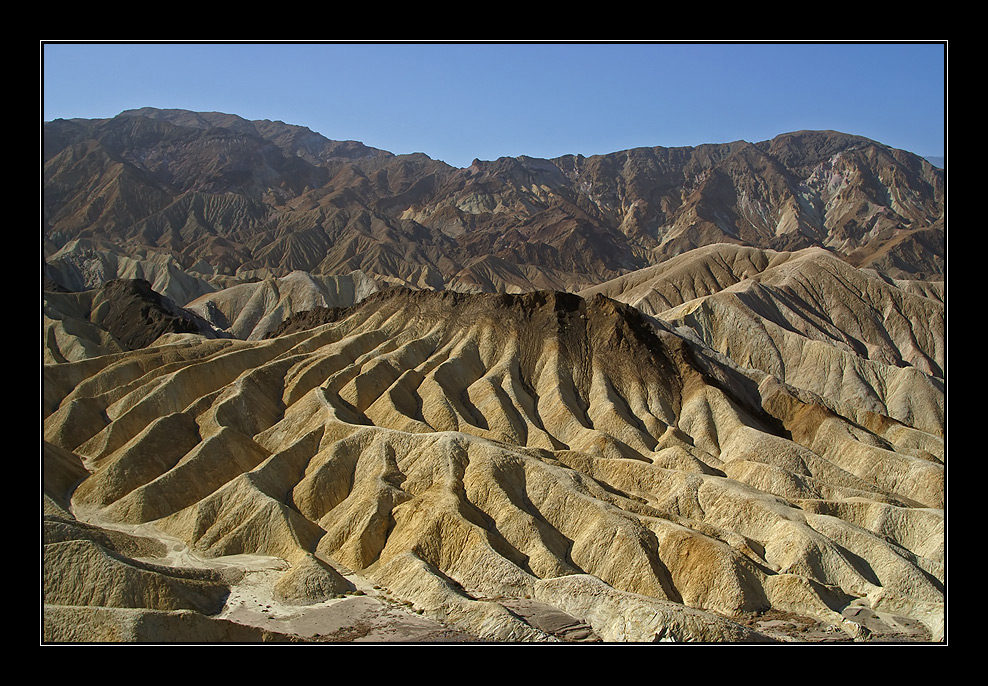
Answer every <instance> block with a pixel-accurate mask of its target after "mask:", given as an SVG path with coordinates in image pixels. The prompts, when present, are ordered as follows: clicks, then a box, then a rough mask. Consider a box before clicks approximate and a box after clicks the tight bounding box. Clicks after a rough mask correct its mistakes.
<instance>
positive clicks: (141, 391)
mask: <svg viewBox="0 0 988 686" xmlns="http://www.w3.org/2000/svg"><path fill="white" fill-rule="evenodd" d="M329 319H331V320H332V321H327V323H325V324H323V325H321V326H317V327H316V328H312V329H307V330H302V331H296V332H291V329H290V328H289V329H288V331H289V332H288V333H285V334H283V335H281V336H279V337H277V338H272V339H269V340H264V341H251V342H245V341H235V340H202V341H201V342H196V343H192V342H188V341H186V342H183V343H181V344H175V345H170V346H162V347H152V348H147V349H143V350H138V351H133V352H125V353H120V354H116V355H109V356H106V357H101V358H94V359H90V360H84V361H80V362H75V363H65V364H60V365H49V366H46V367H45V368H44V371H43V375H44V377H43V381H44V397H43V407H44V414H45V417H46V419H45V439H46V441H47V442H48V443H49V444H51V445H52V446H55V447H57V448H59V449H62V450H66V451H71V452H72V453H74V454H75V455H77V456H78V457H79V458H81V461H82V463H83V465H84V466H85V468H86V469H87V470H88V471H89V472H90V474H89V476H88V477H87V478H86V479H85V480H84V481H82V483H81V484H80V485H79V487H78V488H77V489H75V491H74V493H73V494H72V498H71V502H72V507H73V508H74V511H75V513H76V515H77V516H80V517H83V518H85V517H87V516H95V515H99V516H100V517H103V518H107V519H109V520H113V521H118V522H123V523H130V524H138V523H152V524H153V525H154V526H156V527H157V528H158V529H160V530H161V531H163V532H166V533H168V534H170V535H173V536H176V537H178V538H181V539H182V540H184V541H185V542H187V543H188V544H189V545H190V546H191V547H192V548H193V549H194V550H196V551H198V552H200V553H201V554H204V555H208V556H219V555H230V554H237V553H256V554H262V555H274V556H278V557H282V558H284V559H286V560H288V561H289V562H292V563H301V562H302V561H304V560H307V559H310V558H311V555H313V554H314V555H315V556H316V557H321V558H323V559H327V560H333V561H334V562H337V563H339V564H342V565H345V566H347V567H349V568H351V569H356V570H361V571H362V573H364V574H366V575H368V576H369V577H371V578H373V579H375V580H377V581H378V582H379V583H381V584H383V585H386V586H388V587H389V588H391V589H392V591H393V592H395V593H396V594H398V595H399V596H400V597H405V598H408V599H409V600H412V601H414V602H415V603H416V605H417V606H420V607H423V608H425V609H426V610H427V611H428V612H429V613H434V614H435V615H436V616H437V617H438V616H441V617H443V618H445V619H447V620H450V621H454V622H456V623H458V624H459V625H460V626H461V627H464V628H466V629H468V630H470V631H472V632H474V633H475V634H478V635H481V636H485V637H488V638H493V639H516V638H518V637H519V636H520V635H521V634H519V633H518V632H519V631H520V629H519V628H518V626H517V619H516V618H513V617H512V616H511V615H510V613H508V612H506V611H505V610H504V608H503V607H502V606H501V605H498V604H496V603H493V602H490V601H489V600H487V599H493V598H497V597H523V596H531V597H533V598H536V599H541V600H544V601H546V602H549V603H551V604H555V605H556V606H557V607H561V608H564V609H565V608H569V609H570V610H571V611H574V612H576V611H577V610H580V612H581V613H582V614H581V615H580V616H587V617H588V618H590V619H591V621H592V623H593V628H594V630H595V631H596V632H597V634H598V635H600V636H601V637H602V638H604V639H605V640H651V638H652V637H653V636H654V635H655V632H656V631H657V630H658V628H659V626H669V625H670V624H675V625H676V626H677V631H678V632H679V635H680V636H688V637H690V638H692V639H694V640H695V639H699V640H745V639H749V638H751V634H750V631H749V630H748V629H746V628H744V627H742V626H741V625H739V624H734V623H732V622H730V621H728V620H726V619H721V618H719V617H718V615H720V616H726V617H740V616H742V615H743V613H750V612H755V611H760V610H765V609H767V608H769V607H771V608H775V609H779V610H786V611H792V612H796V613H800V614H804V615H811V616H815V617H818V618H822V619H823V620H824V621H833V622H835V623H838V624H839V623H840V616H839V614H838V613H839V612H840V610H841V609H843V608H844V607H845V606H847V605H848V604H849V603H851V602H852V601H853V602H858V603H866V604H868V605H871V606H872V607H874V608H875V609H884V610H888V611H894V612H896V613H901V614H904V615H907V616H911V617H915V618H918V619H921V620H923V621H924V622H926V623H927V624H928V626H930V628H931V630H932V631H933V632H934V635H937V634H938V632H940V631H941V630H942V623H943V554H944V553H943V537H944V533H943V509H942V508H943V505H944V466H943V459H944V457H943V449H942V448H943V442H942V438H941V436H940V435H939V434H938V432H937V431H935V430H933V431H930V430H929V429H928V428H926V427H925V426H910V425H908V424H906V423H903V422H902V421H898V420H896V419H894V418H890V417H888V416H886V415H883V414H881V413H875V412H872V409H867V410H862V411H861V416H867V417H868V418H869V421H867V422H862V421H861V420H860V417H859V418H858V419H856V420H855V421H853V422H852V421H849V419H848V418H847V416H846V415H845V416H842V415H841V414H840V407H841V406H842V405H841V404H840V403H837V404H835V405H834V407H833V408H828V407H826V406H825V405H824V404H822V403H821V402H818V401H817V400H816V399H814V397H813V396H811V395H809V394H800V393H799V392H798V391H797V390H796V389H793V388H788V387H786V386H784V385H782V384H780V383H779V382H778V381H777V380H775V379H774V378H773V377H770V376H768V375H766V374H764V373H762V374H761V375H756V374H754V373H747V374H743V373H741V371H740V370H738V369H736V368H734V367H733V366H732V365H731V364H730V363H729V362H728V361H727V360H721V361H717V359H715V358H716V355H715V354H713V353H710V354H709V355H708V354H707V353H706V352H705V351H704V349H703V348H702V347H701V346H698V345H696V344H694V343H691V342H690V341H688V340H686V339H684V338H682V337H680V336H679V335H677V334H675V333H674V332H673V331H672V330H671V329H667V328H666V327H665V326H664V325H662V324H660V323H658V322H656V321H652V320H649V319H648V318H647V317H645V316H642V315H641V314H640V312H638V311H637V310H635V309H633V308H631V307H629V306H626V305H622V304H620V303H617V302H615V301H613V300H610V299H607V298H604V297H592V298H589V299H586V300H584V299H582V298H579V297H576V296H573V295H566V294H561V293H552V292H538V293H529V294H524V295H518V296H511V295H460V294H453V293H431V292H411V291H404V290H392V291H385V292H381V293H377V294H374V295H372V296H370V297H369V298H368V299H367V300H365V301H364V302H362V303H361V304H360V305H357V306H355V307H353V308H350V309H346V310H337V311H334V312H333V314H332V316H331V317H330V318H329ZM800 395H802V397H800ZM853 402H854V401H853V399H852V398H843V399H842V403H845V404H848V405H851V404H853ZM869 413H870V414H869ZM589 608H592V609H589ZM712 613H716V614H712ZM591 615H592V617H591ZM650 632H651V633H650Z"/></svg>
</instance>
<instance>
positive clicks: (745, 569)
mask: <svg viewBox="0 0 988 686" xmlns="http://www.w3.org/2000/svg"><path fill="white" fill-rule="evenodd" d="M43 158H44V159H43V162H44V188H43V193H44V199H43V202H44V208H43V210H44V216H45V222H46V224H45V228H44V230H43V241H42V246H43V253H44V256H45V262H44V265H43V276H42V307H43V319H42V360H43V365H42V416H43V426H42V433H43V437H42V527H43V551H42V554H43V571H42V575H43V606H44V609H43V640H44V641H47V642H79V641H82V642H115V641H128V642H135V641H136V642H206V643H212V642H255V641H283V642H297V641H371V642H378V641H380V642H387V641H396V640H397V641H408V642H417V641H427V642H443V641H457V642H466V641H495V642H556V641H569V642H600V641H603V642H652V641H661V642H669V641H676V642H697V641H699V642H718V643H719V642H741V643H756V642H765V641H942V640H944V638H945V634H946V618H945V587H946V576H945V563H946V559H945V556H946V550H945V511H946V477H945V469H946V451H945V445H946V402H945V389H946V367H947V360H946V336H945V334H946V287H945V281H944V272H945V258H946V255H945V223H944V216H945V200H944V198H945V195H944V172H943V171H942V170H941V169H937V168H935V167H933V166H931V165H930V164H929V163H928V162H926V161H925V160H922V159H921V158H918V157H916V156H914V155H911V154H909V153H906V152H903V151H898V150H893V149H890V148H888V147H886V146H883V145H881V144H878V143H876V142H874V141H869V140H867V139H864V138H860V137H855V136H849V135H845V134H838V133H835V132H798V133H793V134H785V135H781V136H778V137H777V138H775V139H772V140H771V141H764V142H760V143H754V144H752V143H747V142H744V141H739V142H735V143H727V144H718V145H702V146H698V147H691V148H675V149H666V148H642V149H635V150H628V151H623V152H618V153H613V154H610V155H601V156H595V157H591V158H583V157H580V156H567V157H561V158H558V159H554V160H538V159H534V158H529V157H518V158H503V159H500V160H495V161H491V162H482V161H479V160H477V161H475V162H474V164H473V165H471V167H469V168H467V169H453V168H450V167H448V166H447V165H445V164H443V163H441V162H437V161H434V160H431V159H429V158H428V157H427V156H425V155H422V154H416V155H392V154H391V153H388V152H385V151H382V150H377V149H374V148H370V147H367V146H365V145H363V144H361V143H357V142H353V141H348V142H339V141H330V140H328V139H325V138H323V137H322V136H320V135H318V134H315V133H313V132H311V131H309V130H308V129H304V128H302V127H296V126H290V125H287V124H283V123H281V122H248V121H246V120H243V119H241V118H239V117H236V116H233V115H226V114H219V113H192V112H186V111H181V110H153V109H144V110H135V111H131V112H126V113H123V114H122V115H120V116H118V117H115V118H113V119H108V120H65V121H63V120H59V121H56V122H49V123H47V124H46V125H45V134H44V152H43Z"/></svg>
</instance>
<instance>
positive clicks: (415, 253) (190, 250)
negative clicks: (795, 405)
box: [44, 109, 944, 292]
mask: <svg viewBox="0 0 988 686" xmlns="http://www.w3.org/2000/svg"><path fill="white" fill-rule="evenodd" d="M44 210H45V221H46V222H47V228H46V232H45V233H46V238H47V240H48V243H49V246H50V247H49V248H48V251H49V252H48V254H51V253H53V252H54V251H55V250H58V249H61V248H62V247H63V246H64V245H65V244H66V243H68V242H69V241H72V240H77V239H91V240H109V241H112V242H114V243H117V244H121V245H128V246H135V247H136V246H140V247H142V248H144V249H154V250H156V251H160V252H164V253H168V254H171V255H175V256H180V258H181V259H182V260H185V261H188V262H189V263H191V262H194V261H195V260H202V261H204V262H205V263H208V264H210V265H212V266H213V267H214V268H215V270H216V272H217V273H219V274H226V275H233V274H235V273H238V272H248V273H249V272H252V271H255V270H258V269H268V270H271V271H272V275H273V276H285V275H287V274H288V273H290V272H292V271H296V270H302V271H308V272H313V273H318V274H345V273H349V272H352V271H354V270H362V271H364V272H365V273H368V274H370V275H372V276H373V277H375V278H383V279H385V280H389V281H390V282H392V283H403V284H406V285H411V286H414V287H430V288H434V289H437V288H447V289H452V290H463V291H482V290H483V291H490V290H494V291H508V292H518V291H524V290H532V289H558V288H565V289H567V290H574V289H577V288H580V287H586V286H590V285H593V284H596V283H599V282H600V281H602V280H605V279H608V278H612V277H615V276H618V275H620V274H622V273H625V272H628V271H631V270H635V269H639V268H643V267H647V266H649V265H653V264H657V263H658V262H660V261H662V260H663V259H665V258H667V257H669V256H673V255H676V254H681V253H683V252H686V251H688V250H690V249H692V248H694V247H698V246H702V245H707V244H711V243H718V242H724V241H727V242H735V243H742V244H746V245H753V246H758V247H763V248H770V249H777V250H794V249H799V248H804V247H809V246H813V245H817V246H826V247H828V248H831V249H833V250H835V251H836V252H837V253H839V254H841V255H844V256H846V257H847V258H848V259H850V260H852V261H853V262H854V263H855V264H857V265H874V266H880V267H882V268H884V269H885V270H886V271H889V272H890V273H892V274H893V275H896V276H899V275H904V274H912V275H922V276H928V275H931V274H940V273H942V271H943V259H944V254H943V236H944V234H943V231H944V226H943V217H944V172H943V170H940V169H937V168H935V167H933V166H932V165H930V164H929V163H928V162H927V161H925V160H923V159H921V158H919V157H917V156H915V155H912V154H910V153H906V152H903V151H900V150H893V149H891V148H888V147H886V146H883V145H881V144H879V143H876V142H874V141H870V140H867V139H864V138H860V137H855V136H849V135H846V134H840V133H835V132H799V133H792V134H786V135H782V136H779V137H777V138H774V139H772V140H770V141H764V142H760V143H756V144H752V143H747V142H744V141H738V142H735V143H727V144H719V145H702V146H698V147H689V148H639V149H633V150H627V151H623V152H616V153H612V154H609V155H600V156H594V157H590V158H583V157H581V156H567V157H562V158H558V159H554V160H542V159H534V158H530V157H518V158H502V159H499V160H495V161H490V162H482V161H480V160H477V161H475V162H474V163H473V164H472V165H471V166H470V167H469V168H466V169H454V168H451V167H449V166H448V165H445V164H443V163H441V162H437V161H435V160H432V159H430V158H428V157H427V156H425V155H422V154H414V155H399V156H396V155H392V154H390V153H386V152H383V151H380V150H374V149H372V148H367V147H365V146H363V145H361V144H358V143H354V142H348V143H341V142H334V141H329V140H327V139H324V138H322V137H321V136H319V135H317V134H315V133H313V132H311V131H308V130H307V129H303V128H301V127H295V126H289V125H286V124H283V123H281V122H248V121H246V120H243V119H240V118H238V117H235V116H232V115H223V114H217V113H191V112H184V111H176V110H152V109H144V110H135V111H130V112H125V113H123V114H121V115H119V116H117V117H114V118H113V119H108V120H69V121H65V120H58V121H55V122H49V123H47V124H46V125H45V138H44ZM92 285H98V284H92Z"/></svg>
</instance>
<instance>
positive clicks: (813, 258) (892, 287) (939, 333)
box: [583, 245, 946, 436]
mask: <svg viewBox="0 0 988 686" xmlns="http://www.w3.org/2000/svg"><path fill="white" fill-rule="evenodd" d="M594 293H601V294H604V295H607V296H608V297H611V298H614V299H616V300H620V301H622V302H626V303H629V304H631V305H634V306H635V307H637V308H639V309H640V310H642V311H643V312H645V313H647V314H650V315H654V316H656V317H658V318H660V319H662V320H663V321H667V322H669V323H671V324H673V325H675V326H678V327H680V328H681V330H689V331H692V333H693V334H695V335H696V336H697V337H698V338H699V339H700V340H702V341H703V342H704V344H706V345H708V346H710V347H712V348H713V349H715V350H717V351H718V352H721V353H723V354H724V355H726V356H728V357H729V358H730V359H732V360H733V361H734V362H736V363H737V364H738V365H741V366H742V367H745V368H749V369H752V370H760V371H762V372H766V373H768V374H771V375H772V376H774V377H776V378H778V379H780V380H782V381H784V382H785V383H787V384H790V385H792V386H796V387H798V388H800V389H804V390H806V391H810V392H812V393H814V394H816V395H818V396H820V397H821V398H823V399H825V401H826V402H827V404H829V405H831V406H832V407H834V408H835V409H839V411H840V412H842V413H845V414H846V416H848V417H849V418H852V419H854V420H855V421H859V422H864V421H866V417H867V415H868V413H874V414H879V415H884V416H887V417H891V418H893V419H895V420H898V421H900V422H902V423H903V424H905V425H908V426H911V427H914V428H916V429H919V430H921V431H923V432H927V433H931V434H934V435H939V436H942V435H943V433H944V422H945V420H944V407H943V390H944V379H945V369H946V343H945V340H946V339H945V332H946V325H945V300H944V290H943V282H921V281H894V280H891V279H888V278H886V277H882V276H880V275H879V274H878V273H877V272H874V271H868V270H862V269H857V268H855V267H852V266H851V265H849V264H847V263H846V262H844V261H843V260H840V259H838V258H837V257H836V256H834V255H832V254H831V253H829V252H827V251H825V250H822V249H818V248H810V249H806V250H802V251H799V252H795V253H785V252H773V251H766V250H759V249H755V248H745V247H740V246H729V245H718V246H709V247H707V248H703V249H700V250H696V251H693V252H691V253H688V254H686V255H682V256H680V257H677V258H675V259H672V260H669V261H668V262H666V263H664V264H662V265H659V266H657V267H652V268H650V269H645V270H641V271H640V272H634V273H632V274H629V275H627V276H626V277H622V278H621V279H615V280H614V281H610V282H608V283H605V284H602V285H600V286H597V287H595V288H593V289H588V290H587V291H584V292H583V294H584V295H587V296H589V295H591V294H594Z"/></svg>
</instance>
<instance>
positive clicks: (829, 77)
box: [41, 42, 946, 167]
mask: <svg viewBox="0 0 988 686" xmlns="http://www.w3.org/2000/svg"><path fill="white" fill-rule="evenodd" d="M41 59H42V120H43V121H49V120H51V119H55V118H59V117H61V118H66V119H68V118H74V117H83V118H104V117H112V116H114V115H116V114H118V113H120V112H121V111H123V110H126V109H133V108H137V107H145V106H150V107H162V108H172V107H174V108H182V109H190V110H197V111H218V112H228V113H231V114H237V115H240V116H242V117H245V118H247V119H272V120H281V121H284V122H287V123H290V124H299V125H302V126H307V127H309V128H310V129H312V130H314V131H317V132H318V133H321V134H322V135H324V136H326V137H327V138H332V139H336V140H358V141H361V142H363V143H365V144H367V145H370V146H373V147H376V148H382V149H384V150H389V151H391V152H394V153H398V154H402V153H411V152H424V153H426V154H427V155H429V156H430V157H432V158H434V159H440V160H443V161H445V162H447V163H449V164H451V165H454V166H457V167H464V166H467V165H469V164H470V162H471V161H472V160H473V159H474V158H480V159H483V160H492V159H496V158H498V157H502V156H515V155H529V156H532V157H546V158H548V157H556V156H559V155H565V154H583V155H587V156H590V155H594V154H601V153H608V152H615V151H618V150H624V149H627V148H633V147H639V146H664V147H674V146H684V145H700V144H703V143H723V142H729V141H735V140H741V139H743V140H747V141H750V142H757V141H762V140H767V139H769V138H772V137H773V136H776V135H778V134H780V133H786V132H789V131H797V130H801V129H833V130H837V131H843V132H845V133H853V134H858V135H862V136H867V137H869V138H872V139H874V140H877V141H879V142H881V143H885V144H888V145H891V146H894V147H897V148H904V149H906V150H909V151H911V152H915V153H917V154H920V155H945V154H946V46H945V44H943V43H929V44H927V43H905V44H895V43H878V44H856V43H841V44H791V43H783V44H767V43H741V44H737V43H716V44H698V43H686V44H679V43H620V44H615V43H575V44H566V43H539V44H521V43H493V44H492V43H473V44H468V43H426V44H420V43H358V44H353V43H316V44H313V43H260V44H239V43H211V44H189V43H158V44H142V43H133V44H120V43H110V44H98V43H72V44H69V43H44V42H43V43H42V50H41Z"/></svg>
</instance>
